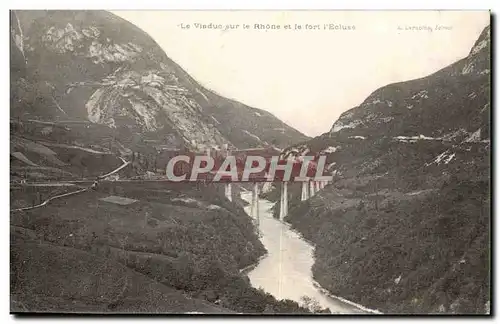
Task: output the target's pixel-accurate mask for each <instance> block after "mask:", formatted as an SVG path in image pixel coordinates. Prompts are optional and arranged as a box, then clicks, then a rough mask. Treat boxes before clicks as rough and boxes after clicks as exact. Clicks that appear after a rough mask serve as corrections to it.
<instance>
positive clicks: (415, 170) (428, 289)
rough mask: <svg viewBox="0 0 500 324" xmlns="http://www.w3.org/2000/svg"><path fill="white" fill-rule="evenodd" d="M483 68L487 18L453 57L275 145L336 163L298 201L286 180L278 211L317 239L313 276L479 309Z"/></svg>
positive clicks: (332, 286)
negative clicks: (310, 133)
mask: <svg viewBox="0 0 500 324" xmlns="http://www.w3.org/2000/svg"><path fill="white" fill-rule="evenodd" d="M490 69H491V67H490V28H489V27H487V28H486V29H485V30H484V31H483V32H482V33H481V35H480V37H479V39H478V40H477V42H476V43H475V44H474V46H473V47H472V50H471V51H470V54H469V55H468V56H467V57H466V58H464V59H463V60H460V61H458V62H456V63H454V64H452V65H450V66H448V67H446V68H444V69H442V70H440V71H438V72H436V73H434V74H432V75H429V76H427V77H424V78H421V79H417V80H412V81H408V82H401V83H396V84H391V85H388V86H385V87H382V88H380V89H378V90H377V91H375V92H374V93H372V94H371V95H370V96H369V97H368V98H367V99H366V100H365V101H364V102H363V103H362V104H361V105H360V106H358V107H355V108H353V109H351V110H349V111H347V112H345V113H344V114H342V115H341V117H340V118H339V119H338V120H337V121H336V122H335V123H334V125H333V127H332V129H331V131H330V132H329V133H326V134H323V135H322V136H320V137H317V138H315V139H312V140H311V141H307V142H304V143H302V144H300V145H295V146H293V147H290V148H289V149H287V150H286V152H289V153H290V154H294V155H297V154H299V155H300V154H302V153H303V152H305V151H306V150H309V151H312V152H321V151H322V152H323V153H324V154H326V155H327V156H328V163H329V165H330V167H331V168H332V171H333V172H334V174H335V178H334V182H333V184H331V185H329V186H327V187H326V188H325V189H323V190H322V191H321V192H320V193H318V194H317V195H316V196H314V197H313V198H311V199H310V200H308V201H306V202H303V203H300V191H299V190H298V188H292V189H291V190H290V193H289V194H290V196H292V197H293V199H290V200H289V201H291V202H293V204H292V205H291V206H290V209H291V210H290V213H289V216H288V217H287V218H286V220H287V221H289V222H291V223H292V224H293V226H294V227H295V228H296V229H298V230H299V231H300V232H301V233H303V234H304V235H305V237H306V238H308V239H310V240H311V241H313V242H314V243H315V244H316V252H315V253H316V258H317V261H316V264H315V266H314V269H313V272H314V277H315V278H316V280H317V281H318V282H319V283H320V284H321V285H322V286H324V287H325V288H327V289H328V290H330V291H332V292H333V293H335V294H336V295H341V296H344V297H345V298H348V299H351V300H353V301H355V302H359V303H360V304H363V305H365V306H367V307H372V308H378V309H380V310H381V311H383V312H391V313H392V312H395V313H399V312H402V313H409V312H411V313H415V312H416V313H429V312H438V313H488V312H489V303H490V302H489V301H490V295H489V288H490V286H489V278H490V277H489V271H490V257H489V244H490V243H489V242H490V236H489V231H490V172H491V171H490V150H491V147H490V135H491V133H490V113H491V112H490V105H491V101H490V96H491V93H490V91H491V90H490V79H491V73H490ZM277 208H279V206H277ZM276 212H277V211H276Z"/></svg>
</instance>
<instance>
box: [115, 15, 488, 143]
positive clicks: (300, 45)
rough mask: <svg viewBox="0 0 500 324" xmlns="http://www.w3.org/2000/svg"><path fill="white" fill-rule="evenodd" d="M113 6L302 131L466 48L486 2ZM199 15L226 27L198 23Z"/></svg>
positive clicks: (210, 80) (222, 88) (219, 85)
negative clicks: (459, 7) (267, 7)
mask: <svg viewBox="0 0 500 324" xmlns="http://www.w3.org/2000/svg"><path fill="white" fill-rule="evenodd" d="M113 13H114V14H116V15H118V16H120V17H122V18H124V19H126V20H128V21H130V22H132V23H133V24H135V25H136V26H138V27H140V28H141V29H143V30H144V31H145V32H147V33H148V34H149V35H150V36H151V37H152V38H153V39H154V40H155V41H156V42H157V43H158V44H159V45H160V46H161V47H162V48H163V50H164V51H165V53H166V54H167V55H168V56H169V57H170V58H171V59H173V60H174V61H175V62H176V63H177V64H179V65H180V66H181V67H182V68H183V69H184V70H186V71H187V72H188V73H189V74H190V75H191V76H192V77H193V78H195V79H196V80H197V81H198V82H199V83H200V84H202V85H203V86H205V87H207V88H209V89H211V90H214V91H215V92H217V93H219V94H220V95H223V96H225V97H228V98H232V99H235V100H238V101H240V102H242V103H244V104H247V105H249V106H252V107H256V108H260V109H264V110H267V111H269V112H271V113H273V114H274V115H275V116H277V117H278V118H280V119H281V120H282V121H284V122H285V123H287V124H288V125H290V126H292V127H294V128H296V129H298V130H299V131H301V132H303V133H304V134H306V135H309V136H317V135H320V134H322V133H324V132H327V131H329V130H330V128H331V127H332V125H333V123H334V122H335V120H336V119H337V118H338V117H339V116H340V114H342V113H343V112H345V111H346V110H349V109H351V108H353V107H355V106H357V105H359V104H361V103H362V102H363V101H364V100H365V99H366V97H368V96H369V95H370V94H371V93H372V92H373V91H375V90H376V89H378V88H380V87H382V86H385V85H387V84H390V83H394V82H400V81H407V80H411V79H416V78H420V77H424V76H426V75H429V74H431V73H433V72H435V71H437V70H439V69H441V68H443V67H445V66H447V65H449V64H451V63H454V62H456V61H457V60H459V59H461V58H463V57H465V56H467V54H468V53H469V51H470V49H471V47H472V46H473V44H474V42H475V41H476V39H477V38H478V36H479V34H480V33H481V31H482V30H483V29H484V27H486V26H487V25H488V24H489V19H490V16H489V12H488V11H113ZM209 24H212V25H213V26H217V25H222V28H223V29H225V27H226V26H227V25H231V27H230V28H229V29H225V30H222V29H220V28H200V25H209ZM256 24H257V25H258V26H256ZM267 24H269V25H270V26H269V27H271V28H272V27H273V26H274V28H277V27H276V26H279V29H267V28H266V26H265V25H267ZM236 25H237V26H236ZM245 25H247V26H248V28H245V27H246V26H245ZM271 25H272V26H271ZM188 26H189V28H188ZM288 26H289V28H287V27H288ZM296 26H300V27H301V28H300V29H298V27H297V28H296ZM315 26H316V27H315ZM207 27H209V26H207ZM395 109H397V107H395Z"/></svg>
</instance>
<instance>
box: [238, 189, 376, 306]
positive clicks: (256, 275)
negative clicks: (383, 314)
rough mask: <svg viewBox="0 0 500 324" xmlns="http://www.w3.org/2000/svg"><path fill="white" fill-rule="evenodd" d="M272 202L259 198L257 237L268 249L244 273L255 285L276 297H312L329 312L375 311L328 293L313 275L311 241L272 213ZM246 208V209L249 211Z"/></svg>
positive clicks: (248, 195)
mask: <svg viewBox="0 0 500 324" xmlns="http://www.w3.org/2000/svg"><path fill="white" fill-rule="evenodd" d="M242 200H245V201H250V200H251V193H250V192H246V193H242ZM273 205H274V203H272V202H270V201H267V200H265V199H260V200H259V214H260V220H259V224H260V226H259V231H260V233H261V234H262V236H261V238H260V240H261V242H262V244H263V245H264V247H265V248H266V250H267V251H268V253H267V254H266V255H264V256H262V257H260V258H259V261H258V263H257V264H254V265H252V266H250V267H247V268H246V269H245V270H246V271H245V273H246V274H247V275H248V277H249V279H250V282H251V284H252V286H253V287H255V288H262V289H263V290H264V291H266V292H268V293H270V294H272V295H273V296H275V297H276V298H277V299H281V298H288V299H292V300H294V301H296V302H299V303H303V302H304V301H305V300H312V301H313V304H316V305H317V306H319V307H322V308H328V309H330V311H331V312H332V313H341V314H360V313H376V314H377V313H378V312H377V311H374V310H370V309H368V308H365V307H363V306H361V305H357V304H355V303H353V302H351V301H348V300H346V299H343V298H339V297H336V296H333V295H332V294H330V293H327V291H326V289H324V288H322V287H321V286H320V285H319V284H318V283H317V282H315V280H314V279H313V277H312V270H311V268H312V265H313V264H314V255H313V252H314V245H313V244H311V242H310V241H308V240H306V239H304V237H303V235H302V234H301V233H299V232H297V231H296V230H294V229H292V227H291V224H289V223H286V222H283V221H281V220H278V219H275V218H274V217H273V216H272V207H273ZM249 209H250V207H248V208H245V211H246V212H247V213H249Z"/></svg>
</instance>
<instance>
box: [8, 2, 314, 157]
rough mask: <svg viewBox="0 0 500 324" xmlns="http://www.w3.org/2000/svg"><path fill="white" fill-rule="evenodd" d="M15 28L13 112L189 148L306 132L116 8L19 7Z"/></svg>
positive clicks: (278, 142)
mask: <svg viewBox="0 0 500 324" xmlns="http://www.w3.org/2000/svg"><path fill="white" fill-rule="evenodd" d="M11 36H12V37H11V47H12V51H11V60H12V66H11V78H12V82H11V116H12V117H19V118H22V119H26V118H29V119H39V120H45V121H47V120H49V121H54V122H58V123H64V122H65V121H68V120H71V121H74V120H80V121H88V122H90V123H89V124H90V126H89V127H92V126H94V125H95V124H98V125H106V126H107V127H108V128H110V130H112V131H113V134H114V135H115V137H116V139H117V140H118V141H122V142H123V143H122V144H124V145H126V146H128V148H130V149H132V150H133V149H134V142H133V141H132V140H131V139H130V138H131V137H140V138H142V141H147V140H149V141H150V143H155V144H156V145H158V146H161V145H164V146H165V145H166V146H168V145H170V146H174V147H180V146H187V147H189V148H190V149H203V148H205V147H207V146H208V147H220V146H221V145H222V144H229V145H230V146H235V147H238V148H246V147H252V146H265V145H275V146H278V147H286V146H288V145H291V144H294V143H296V142H298V141H302V140H305V139H307V137H306V136H304V135H302V134H301V133H299V132H298V131H296V130H294V129H292V128H291V127H289V126H287V125H285V124H284V123H283V122H281V121H279V120H278V119H277V118H276V117H274V116H273V115H272V114H270V113H268V112H264V111H262V110H259V109H256V108H251V107H248V106H245V105H243V104H241V103H238V102H235V101H233V100H228V99H225V98H223V97H221V96H218V95H216V94H214V93H212V92H211V91H209V90H207V89H204V88H203V87H201V86H200V85H199V84H198V83H197V82H196V81H195V80H193V79H192V78H191V77H190V76H189V75H187V73H185V72H184V71H183V70H182V69H181V68H180V67H179V66H178V65H177V64H175V63H174V62H173V61H172V60H170V59H169V58H168V57H167V56H166V55H165V53H164V52H163V50H162V49H161V48H160V47H159V46H158V45H157V44H156V43H155V42H154V41H153V40H152V39H151V38H150V37H149V36H148V35H147V34H146V33H144V32H143V31H141V30H140V29H139V28H137V27H135V26H134V25H132V24H130V23H129V22H127V21H125V20H123V19H121V18H119V17H117V16H114V15H113V14H111V13H108V12H104V11H12V12H11ZM99 136H100V134H99V133H98V134H97V135H96V137H99Z"/></svg>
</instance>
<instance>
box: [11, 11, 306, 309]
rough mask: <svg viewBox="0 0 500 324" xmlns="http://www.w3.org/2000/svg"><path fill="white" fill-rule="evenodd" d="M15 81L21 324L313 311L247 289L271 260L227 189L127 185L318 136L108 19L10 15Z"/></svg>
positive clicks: (15, 303)
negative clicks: (231, 152)
mask: <svg viewBox="0 0 500 324" xmlns="http://www.w3.org/2000/svg"><path fill="white" fill-rule="evenodd" d="M10 73H11V107H10V113H11V119H10V144H11V147H10V175H11V190H10V209H11V215H10V225H11V226H10V231H11V262H10V272H11V278H10V287H11V311H12V312H33V311H36V312H83V313H87V312H94V313H102V312H107V313H108V312H111V313H113V312H119V313H127V312H130V313H135V312H147V313H154V312H158V313H172V312H174V313H179V312H202V313H234V312H239V313H262V312H268V313H294V312H302V313H303V312H308V310H307V309H305V308H302V307H300V306H299V305H298V304H297V303H295V302H292V301H290V300H281V301H277V300H276V299H275V298H274V297H272V296H271V295H269V294H266V293H264V292H263V291H262V290H258V289H255V288H253V287H251V285H250V283H249V281H248V279H247V278H246V277H245V276H243V275H241V274H240V271H239V270H240V269H241V268H244V267H247V266H249V265H251V264H253V263H254V262H256V261H257V260H258V258H259V257H260V256H262V255H263V254H264V253H265V249H264V247H263V246H262V244H261V242H260V241H259V238H258V236H257V235H256V233H255V231H254V228H253V226H252V222H251V219H250V218H249V217H248V215H246V214H245V213H244V211H243V209H242V208H241V206H240V205H239V204H238V200H237V199H233V200H234V201H235V203H232V202H230V201H229V200H228V199H227V198H226V197H225V195H224V188H223V187H222V186H217V185H212V184H211V185H203V184H186V185H182V184H175V185H173V186H171V187H169V184H167V183H160V182H156V183H154V182H141V181H134V182H129V181H128V180H131V179H135V180H138V179H140V178H145V177H150V176H155V174H156V175H158V174H159V173H161V174H164V172H165V171H164V170H165V164H166V161H167V160H168V157H169V154H171V153H172V152H175V151H176V150H179V149H188V150H190V151H199V150H203V149H205V148H207V147H214V148H217V147H221V145H223V144H228V145H229V146H230V147H238V148H246V147H254V146H267V145H269V146H273V145H274V146H278V147H280V146H281V147H286V146H288V145H290V144H292V143H295V142H297V141H302V140H305V139H307V137H305V136H304V135H302V134H300V133H299V132H297V131H295V130H294V129H292V128H290V127H288V126H286V125H284V124H283V123H282V122H281V121H279V120H278V119H277V118H275V117H274V116H273V115H272V114H270V113H268V112H264V111H261V110H259V109H256V108H251V107H248V106H245V105H243V104H241V103H238V102H235V101H233V100H228V99H225V98H223V97H221V96H218V95H216V94H214V93H212V92H211V91H209V90H207V89H204V88H203V87H201V86H200V85H199V84H198V83H196V81H194V80H193V79H192V78H191V77H190V76H189V75H187V74H186V73H185V72H184V71H183V70H182V69H181V68H180V67H179V66H177V65H176V64H175V63H174V62H172V61H171V60H170V59H169V58H168V57H167V56H166V55H165V53H164V52H163V50H162V49H161V48H160V47H159V46H158V45H157V44H156V43H155V42H154V41H153V40H152V39H151V38H150V37H149V36H148V35H147V34H145V33H144V32H142V31H141V30H140V29H138V28H136V27H135V26H134V25H132V24H130V23H128V22H126V21H124V20H122V19H121V18H118V17H116V16H114V15H112V14H110V13H107V12H103V11H13V12H11V69H10ZM120 166H123V169H121V168H120V169H119V172H117V173H115V174H113V175H112V177H111V176H107V174H108V173H109V172H111V171H112V170H115V169H117V168H118V167H120ZM96 178H97V179H103V178H104V179H105V181H101V182H100V183H99V185H98V186H93V187H91V185H92V183H93V181H94V180H95V179H96ZM117 180H120V181H119V182H115V181H117ZM121 180H125V181H121ZM33 182H36V183H33ZM233 191H234V194H237V189H236V188H235V190H233ZM71 193H73V194H71ZM54 197H56V199H52V200H50V201H49V202H48V203H45V202H46V201H47V199H49V198H54ZM37 206H38V207H37Z"/></svg>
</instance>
